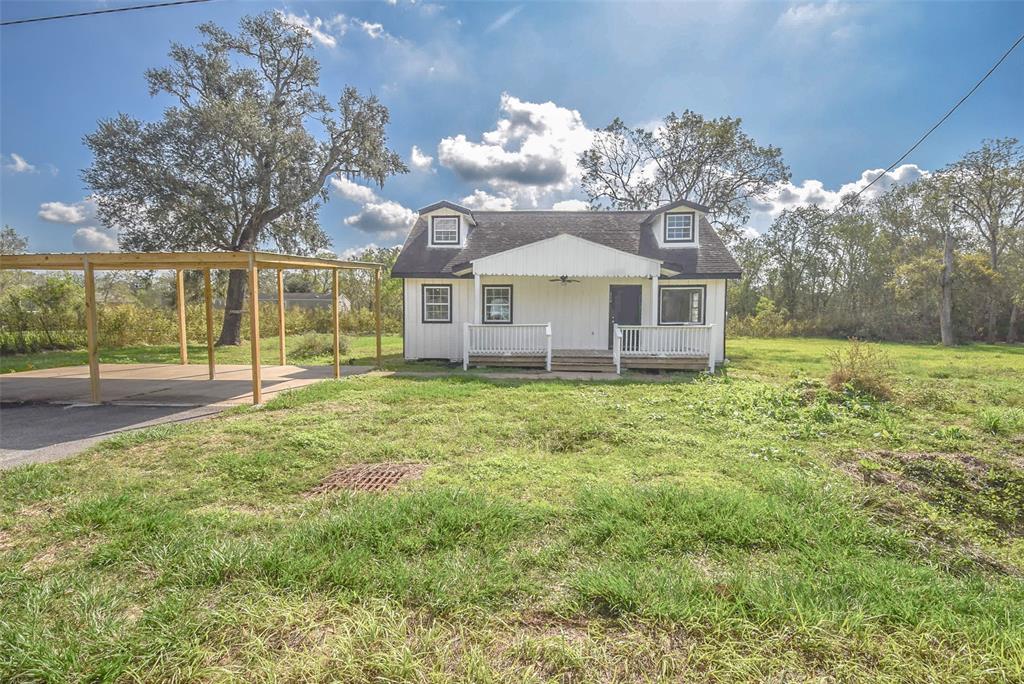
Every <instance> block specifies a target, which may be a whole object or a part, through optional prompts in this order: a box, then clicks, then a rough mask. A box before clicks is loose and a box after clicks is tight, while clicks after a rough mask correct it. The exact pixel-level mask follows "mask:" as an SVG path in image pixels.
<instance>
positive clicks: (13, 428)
mask: <svg viewBox="0 0 1024 684" xmlns="http://www.w3.org/2000/svg"><path fill="white" fill-rule="evenodd" d="M225 408H227V406H225V405H223V404H221V405H213V406H194V407H180V406H123V405H117V404H88V405H83V404H64V405H62V404H3V405H0V470H3V469H5V468H13V467H15V466H20V465H25V464H27V463H45V462H47V461H57V460H60V459H62V458H67V457H68V456H74V455H75V454H77V453H78V452H80V451H83V450H85V449H86V448H88V447H90V446H92V445H93V444H95V443H97V442H99V441H101V440H103V439H106V438H107V437H110V436H111V435H115V434H117V433H118V432H124V431H126V430H137V429H139V428H144V427H150V426H152V425H160V424H161V423H180V422H185V421H189V420H197V419H199V418H206V417H208V416H213V415H216V414H218V413H220V412H221V411H223V410H224V409H225Z"/></svg>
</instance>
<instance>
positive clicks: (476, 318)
mask: <svg viewBox="0 0 1024 684" xmlns="http://www.w3.org/2000/svg"><path fill="white" fill-rule="evenodd" d="M473 310H474V312H475V313H474V314H473V322H474V323H483V320H484V319H483V315H484V313H483V312H484V309H483V302H482V301H481V299H480V274H479V273H474V274H473Z"/></svg>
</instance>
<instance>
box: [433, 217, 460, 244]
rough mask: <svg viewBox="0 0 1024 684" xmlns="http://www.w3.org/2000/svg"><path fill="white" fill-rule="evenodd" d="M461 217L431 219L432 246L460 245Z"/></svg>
mask: <svg viewBox="0 0 1024 684" xmlns="http://www.w3.org/2000/svg"><path fill="white" fill-rule="evenodd" d="M459 220H460V219H459V217H458V216H434V217H432V218H431V219H430V244H432V245H458V244H459Z"/></svg>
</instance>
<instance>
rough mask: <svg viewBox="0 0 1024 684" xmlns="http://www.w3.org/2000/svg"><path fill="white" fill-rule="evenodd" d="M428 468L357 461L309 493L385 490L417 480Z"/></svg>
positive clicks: (336, 472) (419, 464) (330, 476)
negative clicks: (341, 490)
mask: <svg viewBox="0 0 1024 684" xmlns="http://www.w3.org/2000/svg"><path fill="white" fill-rule="evenodd" d="M424 470H426V465H424V464H422V463H357V464H356V465H351V466H348V467H346V468H342V469H341V470H336V471H334V472H333V473H331V474H330V475H328V476H327V477H326V478H324V480H323V482H321V483H320V484H318V485H317V486H316V487H313V488H312V489H310V490H309V492H308V493H309V494H325V493H327V492H334V491H338V490H340V489H346V490H349V491H353V492H384V491H387V490H389V489H392V488H393V487H395V486H397V485H398V483H400V482H404V481H406V480H415V479H417V478H419V476H420V475H422V474H423V471H424Z"/></svg>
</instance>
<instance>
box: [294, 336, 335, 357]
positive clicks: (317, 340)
mask: <svg viewBox="0 0 1024 684" xmlns="http://www.w3.org/2000/svg"><path fill="white" fill-rule="evenodd" d="M338 348H339V350H340V352H341V353H342V354H346V353H348V338H347V337H342V338H340V339H339V340H338ZM288 353H289V355H290V356H291V357H292V358H295V359H313V358H317V357H320V356H331V355H332V354H334V337H333V335H329V334H325V333H306V334H305V335H302V336H300V337H299V339H297V340H295V341H294V342H292V343H291V345H290V349H289V350H288Z"/></svg>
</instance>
